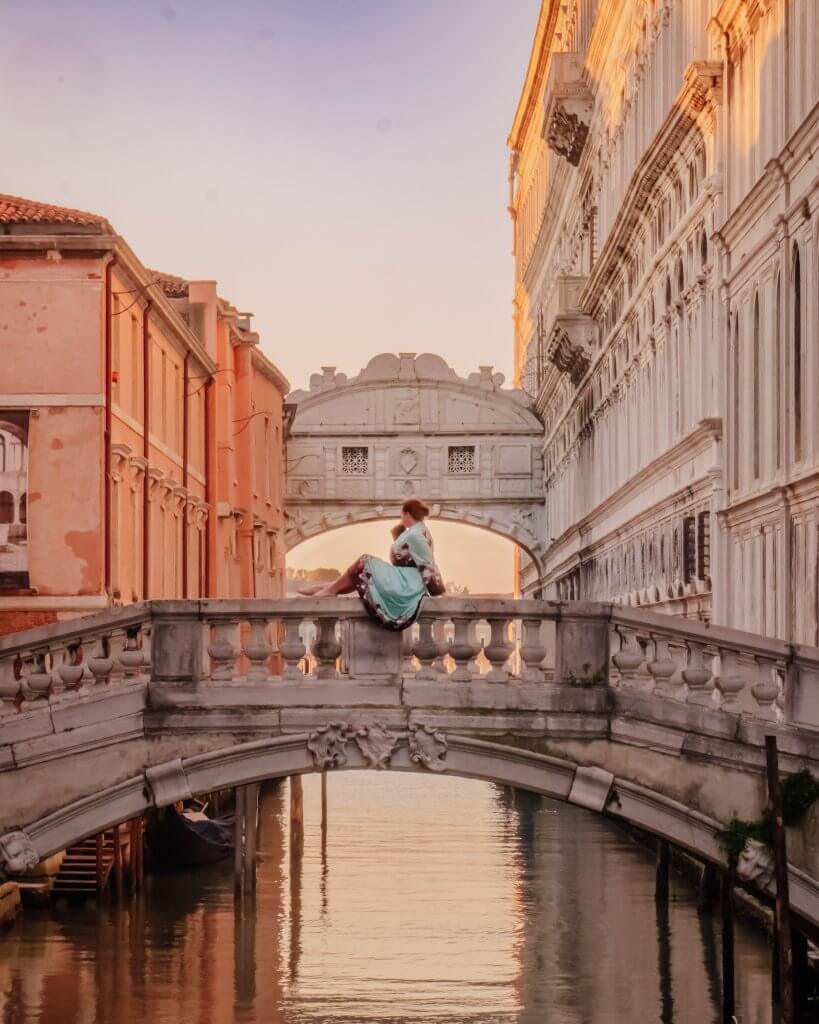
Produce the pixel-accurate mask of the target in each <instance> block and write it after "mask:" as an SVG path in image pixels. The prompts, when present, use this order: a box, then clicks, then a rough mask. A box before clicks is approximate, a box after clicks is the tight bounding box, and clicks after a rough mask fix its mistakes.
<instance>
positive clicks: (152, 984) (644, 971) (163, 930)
mask: <svg viewBox="0 0 819 1024" xmlns="http://www.w3.org/2000/svg"><path fill="white" fill-rule="evenodd" d="M328 783H329V785H328V790H329V820H328V826H329V827H328V831H327V839H326V843H324V844H323V843H322V837H321V830H320V827H319V821H320V789H319V779H318V777H316V776H312V777H309V778H306V779H305V782H304V795H305V830H304V847H303V855H302V856H301V857H299V856H294V857H291V851H290V849H289V847H288V842H287V828H286V808H287V790H286V787H283V788H282V789H280V790H279V791H277V792H270V793H266V794H264V796H263V802H262V824H261V829H262V832H261V861H260V864H259V871H258V889H257V898H256V901H255V906H254V907H251V908H249V909H247V910H246V911H245V912H244V913H235V912H234V903H233V889H232V877H231V874H230V871H229V870H228V869H227V868H226V867H225V868H224V869H217V870H211V871H209V872H208V873H204V874H202V873H200V874H197V875H193V876H189V877H185V876H180V875H176V876H167V875H166V876H158V877H153V878H149V879H148V880H147V885H146V889H145V891H144V892H143V893H142V894H141V896H140V897H139V898H138V899H137V900H135V901H134V902H133V903H131V904H130V905H127V906H125V907H107V908H105V907H103V908H101V909H99V910H97V909H95V908H94V907H93V906H89V907H87V908H85V909H77V908H65V907H60V908H57V910H56V911H55V912H54V913H40V914H36V913H28V914H27V915H26V917H25V918H23V919H21V920H19V921H18V922H17V924H16V925H15V926H14V927H13V928H12V929H11V930H10V931H9V932H8V933H7V934H6V935H5V936H0V1022H2V1024H29V1022H31V1024H34V1022H37V1024H73V1022H82V1024H85V1022H88V1024H92V1022H99V1024H132V1022H136V1024H143V1022H144V1024H148V1022H151V1024H227V1022H230V1021H234V1020H235V1021H247V1022H259V1024H261V1022H269V1024H330V1022H333V1024H375V1022H378V1024H410V1022H413V1024H415V1022H430V1024H466V1022H480V1024H536V1022H537V1024H644V1022H645V1024H649V1022H655V1021H657V1022H662V1024H709V1022H717V1021H718V1020H719V998H720V934H719V923H718V920H717V919H715V918H711V917H700V916H698V914H697V911H696V906H695V899H694V897H695V894H694V892H693V890H692V888H691V886H690V885H689V883H687V882H686V881H684V880H682V879H677V878H675V879H674V880H673V883H672V893H671V901H670V904H669V905H668V908H667V911H666V910H662V909H660V910H658V909H657V907H656V906H655V903H654V898H653V888H654V865H653V861H652V859H651V858H650V857H649V856H648V855H647V854H646V853H645V852H644V851H643V850H641V849H640V848H638V847H637V846H635V845H634V844H633V843H632V842H631V841H630V840H629V839H628V838H627V837H625V836H624V835H623V834H622V833H621V832H619V831H618V830H617V829H615V828H614V827H612V826H611V825H609V824H608V823H606V822H605V821H603V820H602V819H600V818H598V817H596V816H594V815H592V814H590V813H587V812H585V811H582V810H579V809H577V808H574V807H571V806H568V805H564V804H558V803H553V802H550V801H541V800H539V799H537V798H534V797H529V796H527V795H525V794H511V793H509V792H505V791H502V790H500V789H498V788H496V787H492V786H490V785H488V784H486V783H480V782H470V781H465V780H459V779H452V778H439V777H432V776H429V777H425V776H417V775H409V776H396V775H395V774H389V773H384V774H380V773H367V774H364V773H348V774H343V773H342V774H335V775H331V776H330V777H329V779H328ZM736 939H737V945H736V958H737V988H738V1014H737V1019H738V1021H739V1024H768V1022H769V1021H770V1011H769V1008H768V993H769V952H768V948H767V944H766V942H765V940H764V939H763V938H762V937H761V936H760V935H759V934H758V933H756V932H755V931H754V930H752V929H751V928H749V927H746V926H744V925H743V924H742V923H741V922H739V923H738V926H737V937H736Z"/></svg>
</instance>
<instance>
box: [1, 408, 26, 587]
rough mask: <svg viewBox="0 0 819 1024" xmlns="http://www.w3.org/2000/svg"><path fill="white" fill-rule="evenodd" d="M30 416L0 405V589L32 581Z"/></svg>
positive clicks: (19, 585) (22, 585) (21, 585)
mask: <svg viewBox="0 0 819 1024" xmlns="http://www.w3.org/2000/svg"><path fill="white" fill-rule="evenodd" d="M28 418H29V414H28V412H20V411H18V410H9V411H6V410H2V409H0V590H18V589H21V588H22V589H25V588H27V587H28V585H29V582H28V525H27V524H28V506H27V502H28Z"/></svg>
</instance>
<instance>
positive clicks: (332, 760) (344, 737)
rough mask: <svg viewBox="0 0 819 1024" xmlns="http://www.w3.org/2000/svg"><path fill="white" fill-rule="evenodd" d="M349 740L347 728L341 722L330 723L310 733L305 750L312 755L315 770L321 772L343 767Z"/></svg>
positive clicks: (345, 761)
mask: <svg viewBox="0 0 819 1024" xmlns="http://www.w3.org/2000/svg"><path fill="white" fill-rule="evenodd" d="M349 739H350V734H349V727H348V726H346V725H344V723H343V722H331V723H330V725H325V726H322V728H321V729H316V731H315V732H311V733H310V735H309V736H308V737H307V749H308V750H309V751H310V753H311V754H312V755H313V760H314V761H315V764H316V768H320V769H322V770H323V769H325V768H340V767H341V766H342V765H345V764H346V763H347V742H348V741H349Z"/></svg>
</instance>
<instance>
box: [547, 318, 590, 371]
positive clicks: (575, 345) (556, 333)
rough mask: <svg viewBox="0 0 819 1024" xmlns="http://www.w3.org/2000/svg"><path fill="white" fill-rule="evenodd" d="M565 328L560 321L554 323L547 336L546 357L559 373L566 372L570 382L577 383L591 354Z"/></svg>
mask: <svg viewBox="0 0 819 1024" xmlns="http://www.w3.org/2000/svg"><path fill="white" fill-rule="evenodd" d="M573 334H574V332H572V333H569V331H567V330H565V329H564V328H563V327H562V326H561V324H560V323H555V325H554V327H553V328H552V333H551V336H550V338H549V343H548V348H547V349H546V357H547V358H548V360H549V362H550V363H553V364H554V365H555V366H556V367H557V368H558V370H560V372H561V373H567V374H568V375H569V378H570V380H571V382H572V384H574V385H575V387H577V385H578V384H579V383H580V382H581V380H583V378H584V377H585V375H586V373H587V371H588V369H589V366H590V365H591V354H590V353H589V350H588V349H587V348H586V346H585V345H584V344H583V342H582V341H579V340H577V338H576V335H575V337H574V338H573Z"/></svg>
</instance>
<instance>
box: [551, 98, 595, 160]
mask: <svg viewBox="0 0 819 1024" xmlns="http://www.w3.org/2000/svg"><path fill="white" fill-rule="evenodd" d="M588 134H589V126H588V124H586V123H585V122H583V121H581V120H580V118H579V117H578V116H577V114H572V113H570V112H569V111H567V110H566V109H565V108H564V107H563V106H562V105H561V104H559V103H556V104H555V106H554V109H553V111H552V118H551V120H550V122H549V125H548V127H547V129H546V144H547V145H548V146H549V148H550V149H553V150H554V151H555V153H557V155H558V156H563V157H565V158H566V159H567V160H568V161H569V163H570V164H572V166H574V167H577V165H578V164H579V163H580V156H581V154H582V152H583V147H584V146H585V144H586V139H587V137H588Z"/></svg>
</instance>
